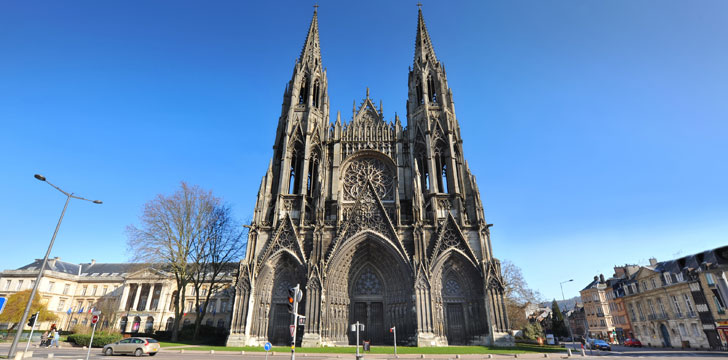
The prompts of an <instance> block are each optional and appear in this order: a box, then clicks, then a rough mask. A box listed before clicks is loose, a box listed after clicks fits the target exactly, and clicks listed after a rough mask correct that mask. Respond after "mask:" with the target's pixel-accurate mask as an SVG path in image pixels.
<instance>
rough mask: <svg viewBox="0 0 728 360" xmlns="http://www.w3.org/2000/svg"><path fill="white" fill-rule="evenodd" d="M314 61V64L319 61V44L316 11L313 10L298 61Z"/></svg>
mask: <svg viewBox="0 0 728 360" xmlns="http://www.w3.org/2000/svg"><path fill="white" fill-rule="evenodd" d="M307 61H308V62H315V64H316V65H318V64H320V63H321V46H320V45H319V30H318V11H317V10H314V12H313V18H312V19H311V26H309V28H308V34H307V35H306V42H304V44H303V49H302V50H301V56H300V57H299V59H298V62H299V63H306V62H307Z"/></svg>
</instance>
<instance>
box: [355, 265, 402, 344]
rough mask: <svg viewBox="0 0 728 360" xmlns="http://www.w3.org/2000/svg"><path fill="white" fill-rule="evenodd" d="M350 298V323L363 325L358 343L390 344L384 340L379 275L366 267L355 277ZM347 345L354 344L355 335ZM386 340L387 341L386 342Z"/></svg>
mask: <svg viewBox="0 0 728 360" xmlns="http://www.w3.org/2000/svg"><path fill="white" fill-rule="evenodd" d="M355 279H356V280H355V281H354V286H353V289H352V296H351V310H350V314H351V323H352V324H354V323H356V322H357V321H358V322H359V323H360V324H364V332H360V333H359V341H371V342H372V344H391V343H392V341H391V339H386V340H385V336H384V335H385V332H386V330H385V326H384V324H385V322H389V321H387V320H385V317H384V314H385V311H384V288H383V285H382V278H381V275H380V274H378V273H376V272H375V270H374V269H372V267H371V265H367V266H366V267H364V268H363V269H362V271H360V272H359V274H357V275H355ZM349 337H350V339H349V344H356V333H355V332H352V333H351V335H350V336H349ZM387 340H388V341H387Z"/></svg>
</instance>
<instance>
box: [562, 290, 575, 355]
mask: <svg viewBox="0 0 728 360" xmlns="http://www.w3.org/2000/svg"><path fill="white" fill-rule="evenodd" d="M572 281H574V279H569V280H566V281H562V282H560V283H559V287H561V300H563V301H564V303H566V297H564V284H566V283H567V282H572ZM574 308H576V307H574ZM566 328H567V329H568V330H569V337H570V338H571V341H572V342H573V341H574V335H573V334H572V333H571V322H570V321H569V319H568V318H567V319H566Z"/></svg>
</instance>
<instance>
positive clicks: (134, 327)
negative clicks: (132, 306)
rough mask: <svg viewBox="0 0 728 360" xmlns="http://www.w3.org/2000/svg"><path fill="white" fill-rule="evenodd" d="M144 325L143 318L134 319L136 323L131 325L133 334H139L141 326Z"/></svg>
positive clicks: (136, 317)
mask: <svg viewBox="0 0 728 360" xmlns="http://www.w3.org/2000/svg"><path fill="white" fill-rule="evenodd" d="M141 324H142V318H140V317H139V316H135V317H134V322H133V323H132V324H131V332H139V326H141Z"/></svg>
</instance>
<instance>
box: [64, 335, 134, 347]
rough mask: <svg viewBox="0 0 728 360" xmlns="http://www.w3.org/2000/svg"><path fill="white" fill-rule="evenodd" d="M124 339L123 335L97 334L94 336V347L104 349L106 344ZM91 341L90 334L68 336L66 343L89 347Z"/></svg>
mask: <svg viewBox="0 0 728 360" xmlns="http://www.w3.org/2000/svg"><path fill="white" fill-rule="evenodd" d="M123 338H124V337H123V336H121V334H104V333H101V334H96V335H94V343H93V345H92V347H104V345H106V344H111V343H113V342H117V341H119V340H121V339H123ZM90 340H91V335H90V334H71V335H68V339H67V340H66V341H68V342H72V343H75V344H76V345H79V346H88V343H89V341H90Z"/></svg>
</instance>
